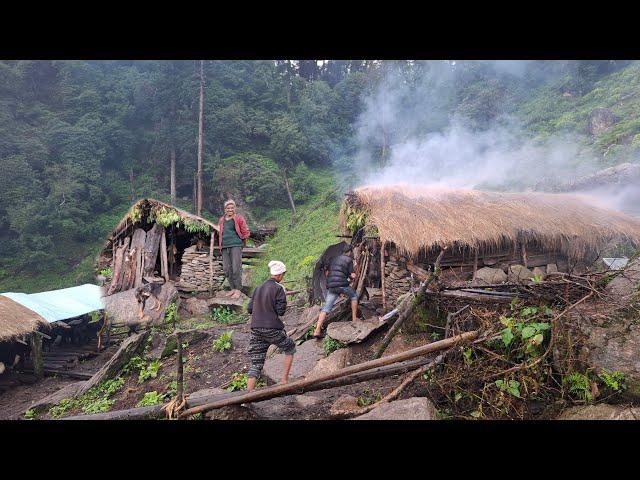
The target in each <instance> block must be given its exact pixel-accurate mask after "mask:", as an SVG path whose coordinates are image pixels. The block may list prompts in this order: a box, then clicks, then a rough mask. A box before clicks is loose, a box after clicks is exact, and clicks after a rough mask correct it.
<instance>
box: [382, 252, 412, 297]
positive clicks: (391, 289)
mask: <svg viewBox="0 0 640 480" xmlns="http://www.w3.org/2000/svg"><path fill="white" fill-rule="evenodd" d="M384 274H385V279H384V289H385V295H386V297H387V302H388V304H390V305H393V304H395V302H396V300H397V299H398V297H399V296H400V295H403V294H405V293H407V292H408V291H409V289H410V288H411V273H410V272H409V271H408V270H407V269H406V259H405V258H403V257H399V256H396V255H394V254H390V255H389V258H388V260H387V261H386V262H385V265H384Z"/></svg>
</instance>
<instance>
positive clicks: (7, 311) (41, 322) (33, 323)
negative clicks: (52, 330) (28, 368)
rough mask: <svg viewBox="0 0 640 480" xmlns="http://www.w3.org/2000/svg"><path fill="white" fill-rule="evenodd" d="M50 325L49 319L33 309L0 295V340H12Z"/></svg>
mask: <svg viewBox="0 0 640 480" xmlns="http://www.w3.org/2000/svg"><path fill="white" fill-rule="evenodd" d="M48 326H49V324H48V323H47V321H46V320H45V319H44V318H42V317H41V316H40V315H38V314H37V313H36V312H34V311H33V310H30V309H28V308H27V307H25V306H23V305H20V304H19V303H18V302H14V301H13V300H11V299H10V298H9V297H5V296H3V295H0V342H11V341H13V340H16V339H17V338H19V337H23V336H25V335H29V334H30V333H32V332H33V331H34V330H38V329H39V328H40V327H45V328H48Z"/></svg>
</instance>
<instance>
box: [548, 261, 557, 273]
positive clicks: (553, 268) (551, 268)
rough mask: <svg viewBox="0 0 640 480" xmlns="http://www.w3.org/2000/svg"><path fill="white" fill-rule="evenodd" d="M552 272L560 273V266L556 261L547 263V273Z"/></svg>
mask: <svg viewBox="0 0 640 480" xmlns="http://www.w3.org/2000/svg"><path fill="white" fill-rule="evenodd" d="M550 273H558V266H557V265H556V264H555V263H549V264H548V265H547V275H548V274H550Z"/></svg>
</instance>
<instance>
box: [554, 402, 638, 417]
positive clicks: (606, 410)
mask: <svg viewBox="0 0 640 480" xmlns="http://www.w3.org/2000/svg"><path fill="white" fill-rule="evenodd" d="M558 420H640V408H638V407H635V408H634V407H625V406H623V405H608V404H606V403H600V404H598V405H585V406H580V407H572V408H569V409H568V410H565V411H564V412H562V414H561V415H560V416H559V417H558Z"/></svg>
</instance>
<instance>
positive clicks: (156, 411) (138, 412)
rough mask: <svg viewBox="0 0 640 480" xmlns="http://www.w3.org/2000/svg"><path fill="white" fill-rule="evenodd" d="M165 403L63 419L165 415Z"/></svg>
mask: <svg viewBox="0 0 640 480" xmlns="http://www.w3.org/2000/svg"><path fill="white" fill-rule="evenodd" d="M163 407H164V406H163V405H162V404H160V405H152V406H150V407H138V408H130V409H128V410H114V411H113V412H105V413H95V414H93V415H74V416H73V417H65V418H63V419H62V420H140V419H144V418H157V417H161V416H164V412H163V410H162V409H163Z"/></svg>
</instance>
